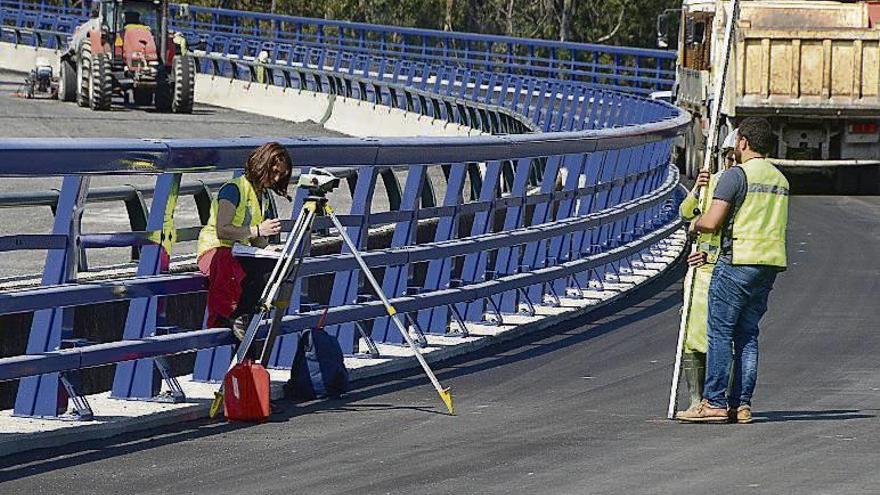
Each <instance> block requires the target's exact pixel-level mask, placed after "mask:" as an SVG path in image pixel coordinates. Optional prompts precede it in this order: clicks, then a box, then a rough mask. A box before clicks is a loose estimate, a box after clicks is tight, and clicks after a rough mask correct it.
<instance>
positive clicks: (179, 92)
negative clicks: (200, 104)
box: [171, 55, 196, 113]
mask: <svg viewBox="0 0 880 495" xmlns="http://www.w3.org/2000/svg"><path fill="white" fill-rule="evenodd" d="M195 68H196V66H195V61H193V58H192V57H189V56H186V55H178V56H176V57H174V64H173V67H172V70H173V71H174V100H173V101H172V102H171V111H172V112H174V113H192V111H193V99H194V97H195V89H196V84H195V82H196V81H195V77H196V71H195Z"/></svg>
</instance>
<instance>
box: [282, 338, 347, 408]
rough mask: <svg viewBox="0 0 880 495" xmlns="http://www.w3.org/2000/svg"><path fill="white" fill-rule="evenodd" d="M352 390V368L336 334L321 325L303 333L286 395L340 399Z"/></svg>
mask: <svg viewBox="0 0 880 495" xmlns="http://www.w3.org/2000/svg"><path fill="white" fill-rule="evenodd" d="M346 390H348V370H347V369H345V359H344V355H343V354H342V349H341V348H340V347H339V342H338V341H337V340H336V337H333V336H332V335H329V334H328V333H327V332H325V331H324V330H322V329H320V328H316V329H312V330H305V331H303V332H302V333H301V334H300V337H299V345H298V346H297V349H296V355H294V357H293V366H292V367H291V369H290V380H289V381H288V382H287V385H285V386H284V396H285V397H286V398H288V399H291V400H298V401H305V400H312V399H319V398H324V397H331V398H337V397H339V396H341V395H342V394H344V393H345V392H346Z"/></svg>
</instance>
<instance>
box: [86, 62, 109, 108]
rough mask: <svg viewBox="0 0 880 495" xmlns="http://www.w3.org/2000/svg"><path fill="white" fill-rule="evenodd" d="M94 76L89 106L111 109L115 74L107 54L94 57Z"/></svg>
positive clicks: (90, 87) (90, 89) (90, 86)
mask: <svg viewBox="0 0 880 495" xmlns="http://www.w3.org/2000/svg"><path fill="white" fill-rule="evenodd" d="M91 74H92V77H91V81H90V82H89V107H91V109H92V110H110V105H111V103H112V96H113V76H112V75H111V74H110V58H109V57H108V56H107V55H106V54H100V55H97V56H96V57H94V58H93V59H92V72H91Z"/></svg>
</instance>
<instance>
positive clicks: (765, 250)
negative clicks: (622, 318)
mask: <svg viewBox="0 0 880 495" xmlns="http://www.w3.org/2000/svg"><path fill="white" fill-rule="evenodd" d="M741 167H742V169H743V170H744V171H745V173H746V182H747V187H748V189H747V190H746V197H745V200H744V201H743V204H742V206H740V208H739V210H737V212H736V216H734V218H733V232H732V234H731V238H732V240H733V264H734V265H765V266H776V267H779V268H785V267H786V266H787V261H786V256H785V231H786V228H787V227H788V192H789V186H788V180H787V179H786V178H785V176H784V175H782V172H780V171H779V169H777V168H776V167H774V166H773V164H772V163H770V162H769V161H767V160H766V159H765V158H753V159H751V160H749V161H747V162H746V163H743V164H742V165H741Z"/></svg>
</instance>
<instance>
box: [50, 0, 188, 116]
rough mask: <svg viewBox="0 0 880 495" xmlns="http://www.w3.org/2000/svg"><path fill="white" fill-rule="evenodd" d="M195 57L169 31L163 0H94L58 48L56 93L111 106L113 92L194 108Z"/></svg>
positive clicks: (167, 107)
mask: <svg viewBox="0 0 880 495" xmlns="http://www.w3.org/2000/svg"><path fill="white" fill-rule="evenodd" d="M195 70H196V66H195V61H194V60H193V58H192V56H191V55H188V54H187V53H186V43H185V42H184V40H182V38H181V37H179V36H172V35H171V34H170V33H169V31H168V1H167V0H98V1H94V2H92V8H91V19H89V20H88V21H87V22H85V23H84V24H82V25H80V26H78V27H77V28H76V30H75V31H74V33H73V35H72V36H71V39H70V41H69V43H68V46H67V48H66V49H65V50H63V51H62V53H61V62H60V70H59V75H58V79H59V81H58V97H59V98H60V99H61V100H63V101H76V102H77V103H78V104H79V105H80V106H83V107H90V108H92V109H93V110H110V108H111V105H112V98H113V96H114V95H121V96H123V97H124V98H125V99H126V101H128V100H129V98H128V96H129V94H131V95H132V96H133V99H134V103H135V104H137V105H144V106H150V105H154V106H155V108H156V109H157V110H159V111H162V112H168V111H171V112H174V113H192V108H193V97H194V91H195Z"/></svg>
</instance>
